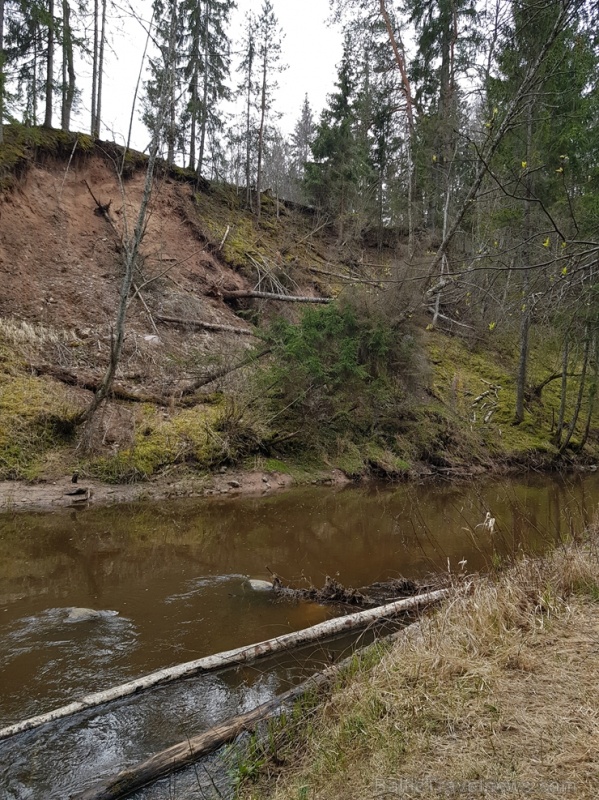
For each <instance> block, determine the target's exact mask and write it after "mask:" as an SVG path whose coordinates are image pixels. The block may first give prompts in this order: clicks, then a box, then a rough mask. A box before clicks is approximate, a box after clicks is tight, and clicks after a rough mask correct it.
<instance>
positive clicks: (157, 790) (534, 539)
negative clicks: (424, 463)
mask: <svg viewBox="0 0 599 800" xmlns="http://www.w3.org/2000/svg"><path fill="white" fill-rule="evenodd" d="M598 503H599V474H591V475H586V476H584V477H581V476H578V477H568V478H563V477H555V478H554V477H547V476H543V477H541V476H532V477H530V478H528V479H521V480H502V481H493V482H491V481H482V480H481V481H476V482H471V483H465V484H459V485H455V484H451V483H436V484H433V483H425V484H421V485H416V484H411V485H401V486H398V487H394V488H389V487H378V486H369V487H368V488H348V489H343V490H339V491H335V490H332V489H330V488H315V487H311V488H309V489H296V490H292V491H289V492H287V493H285V494H279V495H274V496H270V497H262V498H237V499H227V500H218V499H201V500H177V501H172V502H161V503H145V504H143V503H139V504H132V505H125V506H114V507H109V508H99V509H89V510H77V511H59V512H52V513H47V514H26V513H19V514H4V515H2V514H0V727H3V726H4V725H8V724H10V723H12V722H16V721H18V720H20V719H23V718H26V717H29V716H32V715H34V714H39V713H43V712H45V711H49V710H51V709H53V708H55V707H58V706H60V705H63V704H65V703H67V702H68V701H70V700H72V699H76V698H77V696H79V695H82V694H86V693H88V692H92V691H99V690H101V689H104V688H108V687H111V686H115V685H117V684H119V683H123V682H125V681H127V680H130V679H132V678H134V677H139V676H141V675H144V674H146V673H149V672H152V671H154V670H156V669H160V668H162V667H167V666H170V665H173V664H177V663H180V662H183V661H190V660H192V659H196V658H200V657H201V656H204V655H209V654H211V653H216V652H219V651H222V650H228V649H231V648H234V647H239V646H241V645H244V644H249V643H252V642H256V641H261V640H263V639H268V638H270V637H273V636H277V635H279V634H282V633H286V632H289V631H292V630H297V629H299V628H303V627H306V626H309V625H313V624H316V623H317V622H321V621H322V620H324V619H327V618H328V617H329V616H331V614H333V613H337V612H335V611H334V610H332V609H330V608H324V607H322V606H319V605H316V604H312V603H299V604H297V603H290V602H281V601H278V602H277V601H275V600H274V599H273V598H272V597H271V596H270V595H268V594H263V593H256V592H253V591H252V590H251V589H250V588H249V585H248V584H247V578H248V576H249V577H254V578H268V577H269V571H270V570H272V571H273V572H276V573H277V574H279V575H281V576H282V577H283V578H285V579H287V580H289V581H291V582H296V583H297V584H298V585H301V584H302V583H303V585H305V582H306V581H309V582H312V583H314V584H316V585H321V584H322V583H323V582H324V579H325V577H326V576H327V575H331V576H335V577H336V578H337V579H338V580H339V581H341V582H342V583H343V584H345V585H346V586H354V587H359V586H365V585H367V584H369V583H371V582H373V581H377V580H385V579H389V578H393V577H397V576H400V575H403V576H405V577H408V578H413V579H418V578H426V576H427V575H430V574H431V573H433V572H437V571H439V570H447V569H448V567H449V569H451V570H452V571H453V572H460V571H461V570H466V571H475V570H484V569H485V568H487V567H488V566H489V565H491V564H492V563H494V562H496V560H497V559H498V558H499V557H501V556H504V555H506V554H510V553H515V552H518V551H527V552H529V551H533V552H538V551H541V550H542V549H544V548H546V547H547V546H549V545H551V544H552V543H556V542H559V541H562V540H563V539H565V538H566V537H568V536H571V535H572V534H575V533H577V532H580V531H581V530H583V528H584V527H586V526H588V525H589V523H590V522H592V521H593V519H594V517H595V513H596V508H597V504H598ZM488 510H490V511H491V513H492V515H493V516H494V517H495V519H496V528H495V532H494V534H493V535H492V536H491V535H490V534H489V533H488V532H487V531H485V530H484V529H483V527H482V525H481V523H482V522H483V520H484V518H485V514H486V512H487V511H488ZM464 561H465V562H466V563H465V564H464V563H462V564H460V562H464ZM72 607H87V608H93V609H96V610H102V611H115V612H118V614H117V615H106V616H105V617H103V618H100V619H94V620H89V621H82V622H70V621H69V620H68V619H67V616H68V613H69V609H70V608H72ZM350 646H351V642H350V641H349V640H347V639H345V640H340V641H336V642H329V643H325V644H324V645H319V646H316V647H312V648H308V649H304V650H301V651H296V652H294V653H289V654H286V655H284V656H280V657H278V658H272V659H270V660H268V661H260V662H257V663H256V664H254V665H252V666H246V667H244V668H241V669H237V670H227V671H225V672H222V673H215V674H211V675H208V676H203V677H199V678H193V679H187V680H185V681H182V682H180V683H178V684H173V685H171V686H166V687H162V688H160V689H156V690H153V691H150V692H148V693H146V694H144V695H141V696H139V697H136V698H131V699H129V700H125V701H121V702H119V703H115V704H111V705H108V706H104V707H103V708H102V709H100V710H99V711H98V712H96V713H94V714H88V715H84V716H79V717H74V718H71V719H69V720H64V721H63V722H61V723H56V724H54V725H50V726H46V727H44V728H42V729H39V730H37V731H32V732H29V733H26V734H22V735H20V736H17V737H14V738H13V739H10V740H7V741H5V742H0V798H2V800H37V799H38V798H40V800H41V799H42V798H43V799H44V800H59V798H60V800H63V798H68V797H74V796H75V795H76V794H77V792H80V791H82V790H83V789H86V788H88V787H90V786H92V785H94V783H96V782H97V781H99V780H101V779H102V778H104V777H108V776H110V775H113V774H115V773H116V772H118V771H119V770H120V769H123V768H125V767H127V766H131V765H132V764H135V763H136V762H138V761H140V760H143V759H144V758H146V757H148V756H149V755H151V754H153V753H154V752H157V751H158V750H161V749H164V748H165V747H168V746H169V745H171V744H173V743H175V742H178V741H182V740H184V739H185V738H186V737H187V736H191V735H194V734H196V733H198V732H200V731H202V730H204V729H206V728H208V727H210V726H211V725H213V724H215V723H217V722H219V721H222V720H223V719H225V718H226V717H228V716H230V715H232V714H235V713H238V712H240V711H243V710H249V709H250V708H252V707H253V706H255V705H257V704H258V703H260V702H263V701H264V700H266V699H268V698H269V697H271V696H272V695H273V694H276V693H278V692H281V691H284V689H286V688H288V686H289V685H290V684H291V683H294V682H297V681H298V680H301V679H302V677H305V675H306V674H307V673H310V672H312V671H314V670H316V669H318V667H319V666H320V665H322V664H323V663H326V662H328V660H329V659H330V658H331V652H332V651H334V652H335V653H336V654H337V655H338V654H339V653H340V652H342V651H345V650H347V648H349V647H350ZM218 758H219V757H215V758H213V759H211V761H210V762H208V768H212V769H213V774H210V775H209V769H208V768H207V767H206V764H204V765H202V767H201V770H200V772H198V770H188V771H187V772H186V773H182V774H181V775H180V776H178V777H177V779H176V785H175V784H174V783H173V779H170V781H166V782H164V781H163V782H162V783H161V784H158V785H157V786H155V787H153V788H152V789H148V790H145V791H144V792H141V793H138V795H136V797H137V798H142V797H143V798H146V800H150V798H152V800H153V798H167V797H168V798H171V797H172V798H174V799H175V800H189V798H192V797H198V798H200V797H208V796H210V792H209V791H208V789H211V791H213V796H216V795H215V794H214V792H215V791H216V789H215V788H214V787H213V786H212V783H213V782H215V783H218V791H219V792H220V793H221V794H222V796H223V797H224V796H226V795H227V794H228V793H230V783H228V781H227V769H226V768H224V767H223V765H222V763H221V762H219V761H218ZM211 762H212V767H210V763H211ZM207 786H208V789H207V788H206V787H207Z"/></svg>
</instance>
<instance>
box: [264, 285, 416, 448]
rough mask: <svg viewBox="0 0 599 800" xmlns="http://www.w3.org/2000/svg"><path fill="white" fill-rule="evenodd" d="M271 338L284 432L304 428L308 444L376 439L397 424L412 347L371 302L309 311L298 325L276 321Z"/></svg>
mask: <svg viewBox="0 0 599 800" xmlns="http://www.w3.org/2000/svg"><path fill="white" fill-rule="evenodd" d="M269 338H270V340H271V342H272V348H273V359H272V361H271V365H270V366H269V368H268V370H267V374H266V379H267V383H268V386H269V388H270V391H271V400H272V403H273V407H274V412H275V418H276V420H277V425H276V427H278V428H279V429H281V428H289V427H292V428H295V427H298V425H301V427H302V436H303V438H304V440H306V439H307V440H310V438H314V437H319V438H320V439H321V440H322V438H323V437H326V436H327V435H329V436H331V437H333V436H336V435H338V434H340V433H345V432H347V431H351V432H352V434H368V435H371V434H372V433H373V432H376V431H380V430H382V429H384V428H386V427H387V422H388V421H389V420H390V419H392V418H395V417H396V415H397V412H398V407H399V404H400V403H401V400H402V398H403V397H404V395H405V392H404V391H403V384H402V375H403V374H404V373H405V372H407V371H409V370H408V369H407V368H408V367H409V365H410V364H411V363H412V361H413V351H414V340H413V338H412V337H411V336H409V335H406V333H405V332H404V331H401V330H397V329H394V328H392V326H391V325H390V324H389V322H388V321H387V320H386V319H385V318H384V316H383V315H382V314H381V313H380V312H377V310H376V309H372V308H371V307H369V306H368V304H367V303H364V302H360V301H359V300H358V301H356V300H353V301H352V302H348V301H343V302H337V303H331V304H330V305H328V306H324V307H323V306H319V307H310V308H308V309H307V310H306V311H305V312H304V314H303V316H302V319H301V321H300V322H299V323H298V324H296V325H292V324H290V323H289V322H285V321H283V320H277V321H276V322H274V323H273V324H272V326H271V329H270V332H269Z"/></svg>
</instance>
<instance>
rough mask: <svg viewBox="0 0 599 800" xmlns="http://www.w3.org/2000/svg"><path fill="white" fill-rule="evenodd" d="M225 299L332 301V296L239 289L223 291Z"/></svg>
mask: <svg viewBox="0 0 599 800" xmlns="http://www.w3.org/2000/svg"><path fill="white" fill-rule="evenodd" d="M222 296H223V298H224V299H225V300H235V299H236V298H244V297H255V298H257V299H259V300H280V301H281V302H283V303H332V302H333V298H332V297H311V296H307V295H296V294H276V293H275V292H258V291H250V290H245V289H239V290H236V291H233V292H222Z"/></svg>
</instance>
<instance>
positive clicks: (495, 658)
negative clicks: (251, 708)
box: [242, 535, 599, 800]
mask: <svg viewBox="0 0 599 800" xmlns="http://www.w3.org/2000/svg"><path fill="white" fill-rule="evenodd" d="M598 600H599V553H598V540H597V537H596V535H595V536H593V537H592V538H591V539H589V541H587V542H585V543H584V544H583V543H579V544H572V545H570V546H568V547H563V548H560V549H558V550H556V551H555V552H554V553H553V554H551V555H549V556H547V557H546V558H543V559H540V560H531V559H525V560H522V561H520V562H519V563H518V564H517V565H515V566H514V567H513V568H511V569H510V570H509V571H507V572H505V573H504V574H502V575H501V576H499V577H495V578H484V579H480V580H478V581H477V582H476V585H475V588H474V591H473V592H471V593H470V594H469V595H464V594H459V593H457V594H456V596H455V597H454V599H453V600H452V601H451V602H449V603H448V604H447V605H446V606H445V607H443V608H442V609H439V610H438V611H437V612H436V613H434V614H433V615H431V616H430V617H426V618H424V619H423V620H422V622H421V625H420V626H419V628H418V631H417V633H416V634H415V635H414V632H413V634H412V635H409V636H403V637H402V638H401V639H400V640H399V641H398V643H397V644H396V645H395V646H393V648H392V649H391V650H390V651H389V652H388V653H386V655H384V656H383V658H382V659H381V660H380V661H379V662H378V663H377V664H376V665H375V666H370V667H369V668H364V669H363V670H362V671H360V672H358V674H357V675H354V676H352V677H351V678H350V679H348V680H347V681H346V684H345V685H344V686H343V687H341V688H340V689H338V690H337V691H336V692H335V693H334V694H333V695H332V697H330V698H329V699H328V700H327V701H326V702H325V703H324V704H323V705H321V707H320V708H319V709H318V711H317V713H316V716H315V717H314V716H313V717H312V719H311V721H304V723H303V724H301V725H300V726H299V728H298V729H297V730H295V731H293V734H292V735H291V736H289V735H287V738H286V741H285V744H283V745H281V746H278V747H277V750H276V754H277V759H278V760H279V763H280V760H281V759H283V760H284V764H285V766H284V767H282V768H281V767H277V768H275V767H273V766H272V763H271V764H270V766H269V769H270V770H271V771H270V774H269V775H268V776H267V777H262V778H261V779H260V781H259V782H258V783H257V784H253V785H246V786H245V787H244V788H243V791H242V796H245V797H252V798H263V797H268V798H271V797H275V798H281V800H282V799H283V798H294V800H299V799H300V798H301V799H302V800H312V799H314V800H316V798H326V800H336V799H337V798H339V800H341V799H343V800H348V799H349V798H361V799H362V798H377V799H379V798H393V797H402V798H406V799H408V798H449V797H468V798H498V797H526V798H530V800H548V799H549V798H557V797H561V798H563V797H567V798H591V797H593V798H594V797H595V796H596V794H597V787H598V786H599V692H598V689H599V678H598V673H597V659H598V656H599V603H598V602H597V601H598ZM287 733H289V731H287Z"/></svg>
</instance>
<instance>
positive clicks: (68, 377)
mask: <svg viewBox="0 0 599 800" xmlns="http://www.w3.org/2000/svg"><path fill="white" fill-rule="evenodd" d="M29 369H30V370H31V371H32V372H34V373H35V374H36V375H49V376H50V377H51V378H55V379H56V380H57V381H60V382H61V383H65V384H67V386H78V387H79V388H80V389H88V390H89V391H91V392H95V391H97V390H98V388H99V386H100V384H101V383H102V378H99V377H98V376H97V375H91V374H90V373H87V372H77V371H72V370H68V369H64V368H63V367H56V366H54V365H53V364H29ZM110 394H111V396H112V397H115V398H116V399H117V400H127V401H129V402H132V403H155V404H156V405H166V404H167V403H168V402H169V398H168V397H167V396H166V395H159V394H151V393H149V392H146V391H144V390H143V389H137V388H129V387H127V386H125V384H123V383H120V382H119V381H113V382H112V386H111V389H110Z"/></svg>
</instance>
